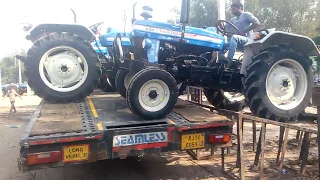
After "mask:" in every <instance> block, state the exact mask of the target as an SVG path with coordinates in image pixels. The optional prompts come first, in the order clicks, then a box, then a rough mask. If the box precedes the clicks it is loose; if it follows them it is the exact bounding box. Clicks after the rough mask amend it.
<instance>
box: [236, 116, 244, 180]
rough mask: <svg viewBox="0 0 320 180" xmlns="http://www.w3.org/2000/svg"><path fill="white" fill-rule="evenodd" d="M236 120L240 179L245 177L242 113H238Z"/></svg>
mask: <svg viewBox="0 0 320 180" xmlns="http://www.w3.org/2000/svg"><path fill="white" fill-rule="evenodd" d="M237 119H238V120H237V122H238V123H239V133H240V134H239V135H238V137H239V141H238V144H239V153H238V154H239V156H240V179H241V180H244V179H245V166H244V154H243V142H242V140H243V118H242V114H238V116H237Z"/></svg>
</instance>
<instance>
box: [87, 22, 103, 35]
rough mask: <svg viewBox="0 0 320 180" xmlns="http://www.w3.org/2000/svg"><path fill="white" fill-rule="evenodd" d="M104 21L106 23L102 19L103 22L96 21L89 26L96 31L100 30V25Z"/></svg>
mask: <svg viewBox="0 0 320 180" xmlns="http://www.w3.org/2000/svg"><path fill="white" fill-rule="evenodd" d="M103 23H104V22H103V21H102V22H98V23H95V24H94V25H92V26H89V29H91V30H92V31H93V32H94V33H96V32H97V30H98V27H99V26H100V25H101V24H103Z"/></svg>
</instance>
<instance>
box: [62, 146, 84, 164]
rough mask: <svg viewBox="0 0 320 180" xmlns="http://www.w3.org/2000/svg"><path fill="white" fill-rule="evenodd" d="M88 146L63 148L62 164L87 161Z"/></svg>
mask: <svg viewBox="0 0 320 180" xmlns="http://www.w3.org/2000/svg"><path fill="white" fill-rule="evenodd" d="M88 154H89V144H83V145H72V146H64V147H63V161H64V162H78V161H86V160H88Z"/></svg>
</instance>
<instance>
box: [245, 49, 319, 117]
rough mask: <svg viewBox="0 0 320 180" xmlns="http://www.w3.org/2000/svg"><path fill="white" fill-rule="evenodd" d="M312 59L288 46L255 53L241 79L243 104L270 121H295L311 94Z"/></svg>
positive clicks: (306, 104)
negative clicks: (243, 77)
mask: <svg viewBox="0 0 320 180" xmlns="http://www.w3.org/2000/svg"><path fill="white" fill-rule="evenodd" d="M311 64H312V61H311V60H310V59H309V58H308V57H307V56H306V55H305V54H303V53H301V52H299V51H296V50H294V49H292V48H290V47H288V46H276V47H273V48H269V49H267V50H265V51H262V52H261V53H260V54H258V55H257V56H255V57H254V58H253V60H252V63H251V64H250V65H249V67H248V69H247V75H246V76H245V79H244V87H245V88H244V89H245V90H244V91H245V97H246V103H247V105H248V106H249V107H250V109H251V111H252V113H254V114H255V115H257V116H259V117H261V118H267V119H271V120H276V121H281V122H288V121H293V120H296V119H297V117H298V115H299V114H300V113H301V112H303V111H304V109H305V108H306V107H307V106H308V103H309V102H310V99H311V95H312V86H313V79H312V70H311Z"/></svg>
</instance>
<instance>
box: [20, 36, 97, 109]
mask: <svg viewBox="0 0 320 180" xmlns="http://www.w3.org/2000/svg"><path fill="white" fill-rule="evenodd" d="M24 65H25V75H26V78H27V80H28V84H29V86H30V88H31V89H33V91H34V93H35V94H36V95H38V96H39V97H41V98H43V99H45V100H47V101H49V102H52V103H67V102H73V101H79V100H81V99H84V98H85V97H87V96H88V95H90V94H91V93H92V92H93V90H94V88H95V87H96V86H97V83H98V81H99V77H100V75H101V70H100V61H99V59H98V57H97V54H96V52H95V51H94V49H93V48H92V46H91V45H90V44H89V43H88V42H86V41H85V40H83V39H82V38H81V37H79V36H76V35H74V34H70V33H66V32H64V33H51V34H48V35H44V36H43V37H41V38H40V39H39V40H37V41H36V42H35V43H34V44H33V46H32V47H31V48H30V49H29V51H28V53H27V57H26V59H25V61H24Z"/></svg>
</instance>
